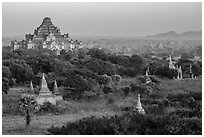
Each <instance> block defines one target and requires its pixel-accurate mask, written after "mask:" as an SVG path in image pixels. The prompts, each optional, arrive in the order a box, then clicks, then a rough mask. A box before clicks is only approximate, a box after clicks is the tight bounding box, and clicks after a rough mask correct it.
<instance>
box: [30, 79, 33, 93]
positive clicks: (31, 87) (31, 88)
mask: <svg viewBox="0 0 204 137" xmlns="http://www.w3.org/2000/svg"><path fill="white" fill-rule="evenodd" d="M30 91H33V83H32V81H30Z"/></svg>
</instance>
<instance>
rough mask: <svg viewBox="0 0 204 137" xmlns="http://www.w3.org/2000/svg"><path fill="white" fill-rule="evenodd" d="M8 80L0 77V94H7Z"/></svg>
mask: <svg viewBox="0 0 204 137" xmlns="http://www.w3.org/2000/svg"><path fill="white" fill-rule="evenodd" d="M8 90H9V80H8V78H5V77H2V93H5V94H8Z"/></svg>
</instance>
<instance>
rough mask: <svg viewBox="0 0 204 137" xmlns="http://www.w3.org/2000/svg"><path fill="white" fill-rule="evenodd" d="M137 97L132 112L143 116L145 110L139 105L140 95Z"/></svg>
mask: <svg viewBox="0 0 204 137" xmlns="http://www.w3.org/2000/svg"><path fill="white" fill-rule="evenodd" d="M137 97H138V98H137V104H136V106H135V107H134V111H135V112H138V113H139V114H145V110H144V109H143V107H142V104H141V102H140V94H138V96H137Z"/></svg>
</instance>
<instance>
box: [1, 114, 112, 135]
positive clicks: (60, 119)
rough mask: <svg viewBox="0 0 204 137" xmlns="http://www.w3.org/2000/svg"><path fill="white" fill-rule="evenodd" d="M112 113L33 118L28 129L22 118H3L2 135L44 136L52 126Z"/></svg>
mask: <svg viewBox="0 0 204 137" xmlns="http://www.w3.org/2000/svg"><path fill="white" fill-rule="evenodd" d="M114 114H115V113H114V112H108V113H104V112H82V113H80V114H64V115H46V116H34V117H33V118H32V121H31V126H30V128H29V129H26V128H25V120H24V117H22V116H3V117H2V134H3V135H5V134H9V135H14V134H16V135H17V134H18V135H19V134H21V135H22V134H34V135H39V134H46V133H47V128H49V127H51V126H52V125H55V126H62V125H63V124H65V123H67V122H71V121H75V120H78V119H81V118H84V117H89V116H91V115H94V116H97V117H101V116H104V115H109V116H110V115H114Z"/></svg>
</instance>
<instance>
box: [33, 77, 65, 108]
mask: <svg viewBox="0 0 204 137" xmlns="http://www.w3.org/2000/svg"><path fill="white" fill-rule="evenodd" d="M54 88H55V87H54ZM62 99H63V98H62V96H61V95H60V94H58V95H55V94H52V92H51V91H50V90H49V88H48V87H47V81H46V80H45V76H44V73H43V75H42V82H41V88H40V92H39V95H38V96H37V97H36V100H37V103H38V104H40V105H43V103H44V102H50V103H51V104H53V105H56V101H57V100H62Z"/></svg>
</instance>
